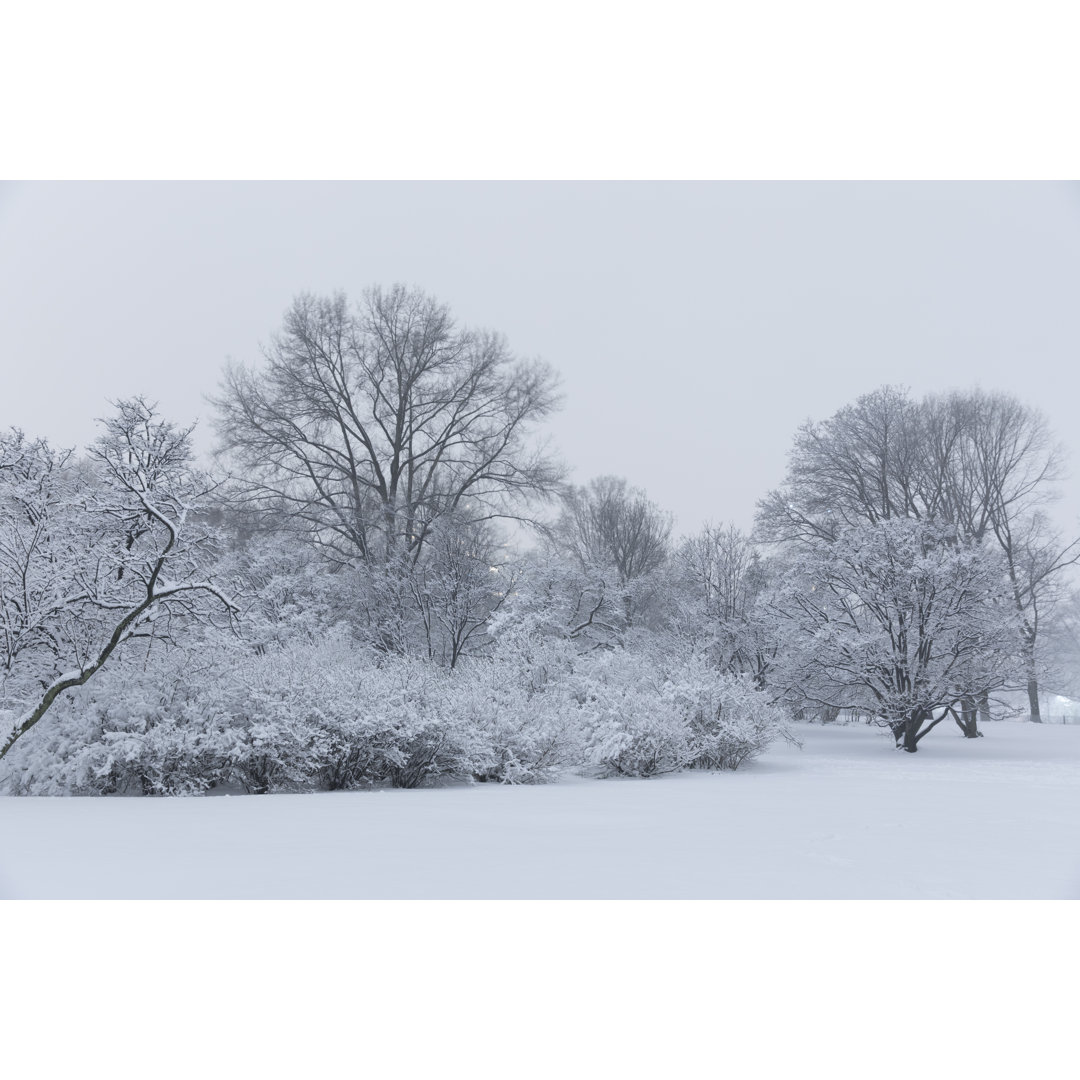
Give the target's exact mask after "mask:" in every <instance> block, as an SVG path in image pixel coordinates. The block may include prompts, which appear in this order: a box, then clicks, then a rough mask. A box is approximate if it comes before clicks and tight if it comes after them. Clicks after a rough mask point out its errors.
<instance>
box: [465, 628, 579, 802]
mask: <svg viewBox="0 0 1080 1080" xmlns="http://www.w3.org/2000/svg"><path fill="white" fill-rule="evenodd" d="M574 660H575V656H574V650H573V649H572V647H570V646H569V644H568V643H567V642H565V641H561V640H559V639H551V638H544V637H542V636H539V635H533V634H529V633H517V632H515V633H507V634H504V635H503V636H501V637H500V638H499V639H498V640H497V642H496V645H495V649H494V654H493V655H492V657H491V658H489V659H473V660H470V661H469V662H467V663H466V664H463V665H461V666H460V667H459V669H457V670H456V671H454V673H453V677H452V678H451V679H450V680H449V690H450V694H449V697H448V701H449V703H450V704H451V706H452V708H453V709H454V710H455V712H456V713H457V715H458V717H459V719H460V722H461V723H462V724H463V725H465V726H466V727H468V728H469V729H471V730H473V731H474V732H475V733H476V735H477V737H478V738H480V739H482V740H483V742H484V744H485V746H486V751H487V753H486V761H485V762H484V763H483V764H482V766H481V767H477V768H475V769H474V773H473V775H474V776H475V778H476V779H477V780H484V781H497V782H499V783H504V784H535V783H545V782H548V781H551V780H555V779H557V778H558V775H559V773H560V772H561V771H563V770H564V769H566V768H568V767H571V766H576V765H580V764H581V763H582V761H583V760H584V739H583V731H582V726H581V716H580V709H579V707H578V704H577V702H576V701H575V700H574V699H573V697H572V696H571V692H570V676H571V674H572V671H573V665H574ZM478 764H479V763H478Z"/></svg>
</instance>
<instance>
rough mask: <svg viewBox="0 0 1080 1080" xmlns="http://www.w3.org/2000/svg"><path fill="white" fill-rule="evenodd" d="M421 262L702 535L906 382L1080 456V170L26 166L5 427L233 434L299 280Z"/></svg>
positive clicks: (574, 440)
mask: <svg viewBox="0 0 1080 1080" xmlns="http://www.w3.org/2000/svg"><path fill="white" fill-rule="evenodd" d="M395 281H401V282H405V283H406V284H410V285H417V286H419V287H421V288H423V289H424V290H426V291H428V292H430V293H432V294H434V295H435V296H437V297H438V298H439V299H440V300H442V301H444V302H446V303H448V304H449V305H450V306H451V308H452V310H453V311H454V312H455V314H456V315H457V316H458V317H459V319H460V320H461V321H462V322H464V323H466V324H468V325H472V326H484V327H489V328H491V329H495V330H498V331H501V332H502V333H504V334H505V335H506V336H507V338H508V340H509V343H510V346H511V348H512V349H513V350H514V351H515V352H517V353H519V354H521V355H525V356H539V357H542V358H543V359H545V360H547V361H549V362H550V363H551V364H552V365H553V366H554V367H555V368H556V369H557V370H558V371H559V372H560V373H561V376H562V381H563V388H564V391H565V395H566V404H565V408H564V409H563V411H562V412H561V414H560V415H559V416H558V417H557V418H556V419H555V420H554V421H553V422H552V423H551V424H550V426H549V429H548V430H549V433H550V435H551V436H552V439H553V441H554V443H555V445H556V446H557V448H558V450H559V452H560V454H561V456H562V457H563V458H564V460H565V461H566V462H567V463H568V464H569V465H570V466H571V467H572V469H573V477H574V479H575V480H576V481H577V482H579V483H584V482H585V481H587V480H588V479H590V478H591V477H594V476H597V475H600V474H603V473H614V474H617V475H621V476H625V477H626V478H627V479H628V480H630V482H631V483H633V484H635V485H638V486H641V487H644V488H645V489H646V490H647V491H648V493H649V495H650V496H651V497H652V498H653V499H654V500H655V501H657V502H658V503H660V504H661V505H663V506H664V507H666V508H667V509H669V510H671V511H673V512H674V513H675V514H676V517H677V525H678V528H679V530H680V531H683V532H689V531H693V530H696V529H697V528H698V527H699V526H700V525H701V523H702V522H703V521H705V520H711V521H714V522H718V521H734V522H735V523H737V524H739V525H741V526H743V527H749V525H750V524H751V521H752V517H753V513H754V505H755V502H756V501H757V499H759V498H760V497H761V496H762V495H763V494H764V493H765V492H766V491H767V490H768V489H769V488H770V487H773V486H775V485H777V484H778V483H779V482H780V481H781V480H782V478H783V473H784V466H785V456H786V453H787V450H788V447H789V445H790V442H791V438H792V435H793V433H794V430H795V428H796V427H797V426H798V425H799V424H800V423H801V422H802V421H804V420H806V419H808V418H813V419H824V418H825V417H827V416H829V415H831V414H832V413H833V412H835V411H836V410H837V409H838V408H840V407H841V406H843V405H844V404H846V403H847V402H850V401H852V400H853V399H854V398H855V397H857V396H858V395H859V394H862V393H865V392H867V391H869V390H872V389H874V388H875V387H877V386H880V385H881V384H883V383H886V382H891V383H900V384H904V385H907V386H909V387H910V388H911V389H912V390H913V391H914V392H915V393H917V394H922V393H924V392H927V391H939V390H948V389H951V388H965V387H971V386H974V385H976V384H978V385H981V386H983V387H984V388H986V389H1003V390H1008V391H1011V392H1013V393H1015V394H1017V395H1019V396H1020V397H1021V398H1022V399H1024V400H1025V401H1027V402H1029V403H1030V404H1033V405H1036V406H1038V407H1039V408H1041V409H1042V410H1043V411H1044V412H1045V413H1046V414H1047V416H1048V418H1049V420H1050V422H1051V425H1052V427H1053V428H1054V430H1055V432H1056V433H1057V434H1058V436H1059V437H1060V438H1061V439H1062V440H1063V441H1064V442H1065V443H1066V446H1067V448H1068V452H1069V466H1070V470H1071V472H1072V473H1073V475H1076V474H1077V467H1078V465H1080V425H1078V424H1077V421H1076V400H1077V389H1078V385H1080V374H1078V373H1077V369H1078V364H1077V359H1078V356H1080V349H1078V346H1080V191H1078V189H1077V187H1076V186H1070V185H1066V184H1029V183H984V184H969V183H943V184H936V183H935V184H914V183H898V184H882V183H794V182H784V183H769V184H758V183H565V184H564V183H436V182H424V183H326V184H310V183H95V184H91V183H75V182H66V183H51V184H43V183H15V184H6V185H3V186H0V342H2V348H3V352H4V359H3V381H2V383H0V387H2V389H0V426H2V427H6V426H9V425H13V424H14V425H18V426H20V427H22V428H23V429H24V430H26V431H27V432H28V433H30V434H35V435H37V434H42V435H46V436H48V437H49V438H50V439H52V440H54V441H56V442H59V443H63V444H69V445H71V444H78V445H82V444H85V443H86V442H87V441H89V440H90V439H91V438H93V435H94V425H93V418H94V417H95V416H100V415H102V414H103V413H104V412H105V411H107V409H108V406H107V404H106V401H107V399H109V398H115V397H120V396H128V395H131V394H134V393H145V394H147V395H150V396H151V397H153V398H156V399H158V400H159V401H160V403H161V406H162V410H163V412H164V413H165V415H166V416H167V417H169V418H170V419H175V420H177V421H189V420H191V419H194V418H196V417H200V418H201V421H202V422H201V425H200V429H201V431H202V436H201V439H200V445H201V446H203V447H205V448H209V447H210V445H211V444H212V436H211V432H210V426H209V419H210V408H209V406H208V405H207V404H206V403H205V401H204V400H203V395H204V394H207V393H212V392H213V391H214V390H215V388H216V385H217V381H218V379H219V377H220V371H221V367H222V364H223V363H224V361H225V360H226V359H227V358H232V359H235V360H239V361H244V362H248V363H257V362H258V361H259V359H260V343H262V342H265V341H266V340H267V339H268V338H269V336H270V335H271V334H272V333H273V332H274V331H275V330H276V329H277V327H278V326H279V325H280V322H281V317H282V314H283V312H284V310H285V308H286V307H287V306H288V305H289V303H290V302H291V300H292V298H293V297H294V296H295V295H296V294H297V293H299V292H302V291H310V292H315V293H328V292H332V291H334V290H338V289H342V290H344V291H345V292H346V293H347V294H350V295H358V294H359V293H360V291H361V290H362V289H363V288H364V287H365V286H367V285H370V284H375V283H380V284H391V283H393V282H395ZM1078 488H1080V484H1078V483H1077V482H1075V481H1070V483H1069V484H1068V485H1067V486H1066V492H1065V498H1064V499H1063V501H1062V503H1061V504H1060V508H1059V512H1058V515H1057V516H1058V519H1059V521H1060V523H1061V525H1062V526H1063V527H1065V528H1069V527H1076V522H1077V520H1078V513H1080V498H1078V497H1077V496H1076V494H1075V493H1076V492H1077V489H1078Z"/></svg>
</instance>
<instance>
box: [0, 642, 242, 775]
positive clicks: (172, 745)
mask: <svg viewBox="0 0 1080 1080" xmlns="http://www.w3.org/2000/svg"><path fill="white" fill-rule="evenodd" d="M220 673H221V669H218V670H215V671H213V672H211V671H210V670H208V669H206V668H203V669H200V668H197V667H196V668H193V666H192V662H191V657H190V655H189V654H187V653H181V652H179V651H176V652H170V653H162V654H159V655H157V656H155V657H154V659H153V663H145V662H133V659H132V657H130V656H129V657H127V658H126V659H125V660H124V662H122V663H120V664H118V665H116V666H115V667H114V668H113V669H111V670H106V671H102V672H101V673H100V674H99V676H98V678H97V679H95V680H94V681H93V682H91V683H88V684H87V685H85V686H83V687H79V688H78V689H75V690H71V691H68V693H67V694H66V695H65V696H64V697H63V698H62V699H61V700H60V701H59V702H58V703H57V705H56V706H55V707H54V709H53V711H52V712H51V713H50V715H49V718H48V720H47V721H45V722H43V723H42V724H40V725H39V726H38V727H37V728H36V729H35V731H34V735H33V737H28V738H27V739H25V740H23V742H22V743H20V745H19V746H17V747H16V748H15V749H14V750H13V751H12V753H11V754H9V755H8V758H6V759H5V762H4V764H5V766H7V767H8V768H7V771H6V772H4V773H3V774H2V775H0V784H4V786H5V787H6V789H7V790H10V791H13V792H20V793H27V794H38V795H62V794H72V795H112V794H121V795H194V794H199V793H201V792H203V791H205V790H206V789H208V788H209V787H212V786H213V785H214V784H216V783H218V782H220V781H222V780H223V779H224V778H225V776H226V774H227V772H228V757H229V750H230V747H231V745H232V742H233V739H232V736H231V733H230V732H229V730H228V725H227V724H225V723H222V722H220V721H219V722H217V723H213V722H207V716H206V712H205V708H204V703H203V702H202V701H201V698H202V695H203V687H204V686H205V685H212V684H213V683H214V681H215V676H217V675H220Z"/></svg>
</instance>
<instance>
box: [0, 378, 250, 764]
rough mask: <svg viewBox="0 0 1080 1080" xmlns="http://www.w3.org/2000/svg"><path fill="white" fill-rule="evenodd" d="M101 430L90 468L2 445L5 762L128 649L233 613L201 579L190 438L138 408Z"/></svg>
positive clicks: (41, 447) (199, 482)
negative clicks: (70, 695) (8, 720)
mask: <svg viewBox="0 0 1080 1080" xmlns="http://www.w3.org/2000/svg"><path fill="white" fill-rule="evenodd" d="M102 423H103V426H104V432H103V433H102V435H101V437H100V438H99V439H98V441H97V442H96V443H95V445H94V446H93V448H92V449H91V450H90V452H89V455H88V460H87V461H86V462H85V463H82V464H77V463H75V462H74V460H73V458H72V456H71V455H70V454H67V453H56V452H54V451H52V450H51V449H50V448H49V447H48V446H47V444H45V443H44V442H41V441H39V442H27V441H26V440H25V438H23V437H22V436H21V435H19V434H18V433H16V434H13V435H12V436H8V437H6V438H5V439H4V440H3V443H2V444H0V461H2V462H3V468H0V604H2V617H3V624H2V627H0V650H2V655H3V657H4V662H5V667H4V669H3V672H2V674H3V686H2V691H0V692H2V696H3V699H4V700H5V701H7V702H10V703H11V704H13V705H16V706H17V711H16V714H15V717H14V720H13V721H12V724H11V727H10V729H9V731H8V733H7V734H6V736H4V737H3V741H0V758H2V757H3V756H4V755H5V754H6V753H7V752H8V751H9V750H10V749H11V747H12V746H13V745H14V744H15V743H16V741H17V740H18V739H20V738H22V736H23V735H25V734H26V733H27V732H28V731H29V730H30V729H31V728H32V727H33V726H34V725H35V724H37V723H38V721H39V720H41V719H42V717H44V716H45V714H46V713H47V712H48V710H49V708H50V707H51V706H52V705H53V703H54V702H55V701H56V699H57V698H58V697H59V696H60V695H61V694H63V693H64V691H65V690H69V689H72V688H74V687H77V686H82V685H83V684H84V683H86V682H87V681H88V680H89V679H90V678H92V677H93V675H94V674H95V673H96V672H97V671H99V670H100V669H101V668H102V667H103V666H104V665H105V664H106V663H107V662H108V660H109V658H110V657H111V656H113V655H114V654H115V653H116V652H117V651H118V650H119V649H121V648H122V647H123V646H124V645H125V644H126V643H128V642H130V641H132V640H133V639H136V638H143V639H145V640H147V642H148V644H149V643H150V642H152V641H154V640H168V638H169V637H170V636H171V635H172V634H173V633H175V632H176V631H177V630H178V629H179V627H181V626H182V625H183V624H184V623H186V622H188V621H190V620H196V621H198V620H205V619H213V618H215V617H218V616H222V617H228V616H229V615H230V614H231V612H232V610H233V607H232V604H231V602H230V601H229V600H228V599H227V598H226V596H225V595H224V593H223V592H221V591H220V590H219V589H218V587H217V586H216V585H215V584H213V583H212V582H211V581H210V580H208V579H207V578H206V577H205V575H204V573H203V562H202V558H201V556H202V554H203V552H204V551H205V550H206V548H207V547H208V546H209V544H210V541H211V537H210V535H209V534H208V533H207V532H206V531H205V530H203V529H201V528H199V527H198V526H197V525H196V524H195V522H194V520H193V518H194V511H195V510H196V509H197V508H198V506H199V505H200V502H201V501H202V499H203V498H204V497H205V496H206V495H207V494H208V492H209V490H210V487H211V486H210V485H209V484H208V483H207V481H206V480H205V479H204V478H203V477H202V476H200V475H199V474H198V473H197V472H196V471H195V470H194V469H193V468H192V466H191V446H190V435H191V429H190V428H188V429H177V428H175V427H173V426H172V425H171V424H167V423H165V422H163V421H161V420H159V419H158V418H157V416H156V413H155V408H154V406H152V405H149V404H148V403H147V402H145V401H144V400H143V399H141V398H135V399H133V400H130V401H121V402H119V403H118V404H117V405H116V413H115V415H113V416H112V417H110V418H109V419H107V420H104V421H102Z"/></svg>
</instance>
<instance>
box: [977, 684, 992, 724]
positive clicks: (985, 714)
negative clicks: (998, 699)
mask: <svg viewBox="0 0 1080 1080" xmlns="http://www.w3.org/2000/svg"><path fill="white" fill-rule="evenodd" d="M979 719H980V720H981V721H982V722H983V723H984V724H989V723H990V691H989V690H984V691H983V692H982V693H981V694H980V695H979ZM980 734H981V732H980Z"/></svg>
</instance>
